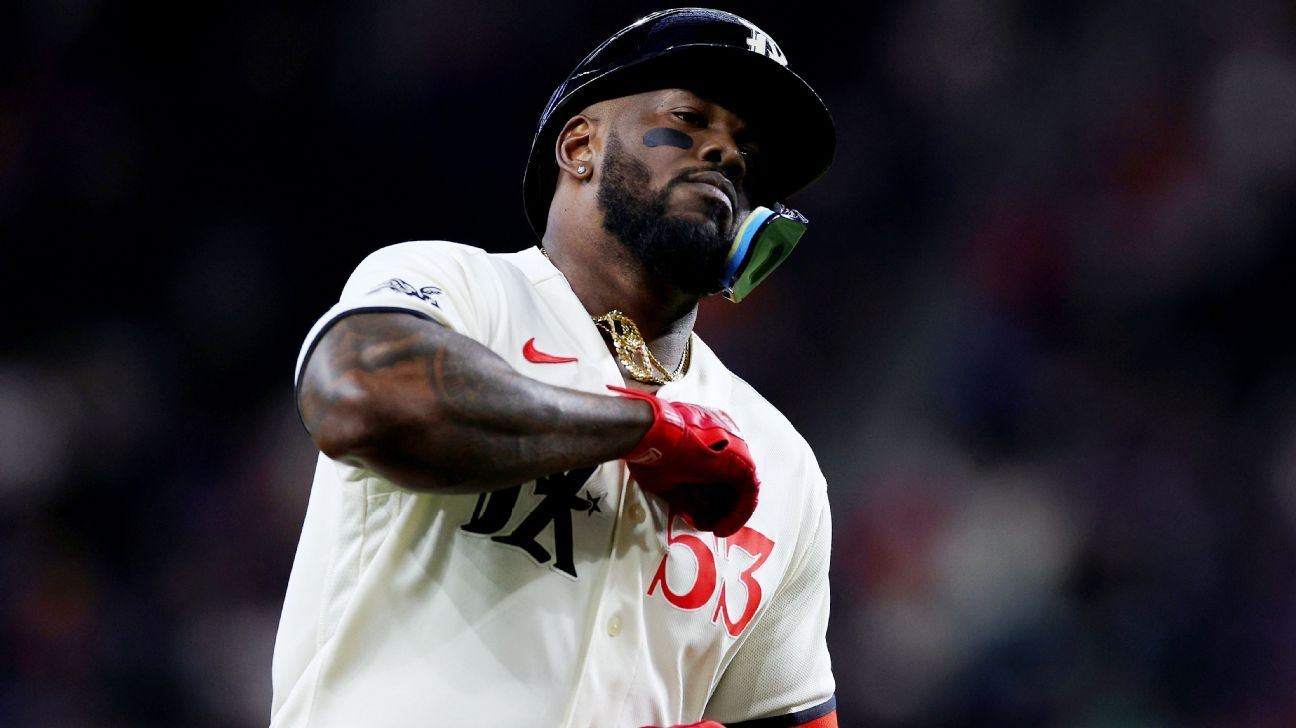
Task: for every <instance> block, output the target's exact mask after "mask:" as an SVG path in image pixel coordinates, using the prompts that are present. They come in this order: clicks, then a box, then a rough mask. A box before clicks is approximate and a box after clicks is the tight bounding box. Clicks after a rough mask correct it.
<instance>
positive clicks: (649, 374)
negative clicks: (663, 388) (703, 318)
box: [593, 308, 693, 384]
mask: <svg viewBox="0 0 1296 728" xmlns="http://www.w3.org/2000/svg"><path fill="white" fill-rule="evenodd" d="M593 321H594V323H595V324H596V325H597V326H598V327H599V328H600V329H603V330H604V331H606V332H607V333H608V336H609V337H610V338H611V339H612V348H613V349H616V355H617V359H618V360H619V361H620V362H621V365H622V366H624V367H625V369H626V373H628V374H629V375H630V377H631V378H632V379H636V380H638V381H640V382H644V383H645V384H666V383H667V382H675V381H678V380H679V378H680V377H682V376H684V372H685V371H686V370H687V369H688V365H689V359H691V358H693V336H692V335H691V334H690V335H689V338H688V343H686V344H685V345H684V356H682V357H680V363H679V366H678V367H676V368H675V371H673V372H672V371H671V370H669V369H667V368H666V367H665V365H663V364H662V363H661V362H660V361H659V360H658V359H657V357H656V356H654V355H653V353H652V350H651V349H649V348H648V342H647V341H644V337H643V334H641V333H639V327H638V326H635V322H634V321H633V320H631V319H630V317H629V316H627V315H625V314H623V313H621V312H620V311H618V310H617V309H615V308H614V309H612V310H611V311H608V312H607V313H605V314H603V315H602V316H594V317H593Z"/></svg>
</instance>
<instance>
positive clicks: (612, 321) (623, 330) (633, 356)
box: [540, 247, 693, 384]
mask: <svg viewBox="0 0 1296 728" xmlns="http://www.w3.org/2000/svg"><path fill="white" fill-rule="evenodd" d="M540 253H541V254H542V255H544V257H546V258H548V257H549V251H547V250H545V249H544V248H543V247H541V248H540ZM591 318H592V320H593V321H594V324H595V325H597V326H598V327H599V328H600V329H602V330H604V331H606V332H607V333H608V337H610V338H611V339H612V348H613V349H615V350H616V355H617V360H618V361H620V362H621V366H623V367H625V370H626V373H628V374H629V375H630V377H631V378H632V379H635V380H637V381H640V382H643V383H645V384H666V383H667V382H675V381H679V378H680V377H682V376H684V372H686V371H688V365H689V360H690V359H692V358H693V335H692V334H690V335H689V337H688V342H686V343H685V344H684V356H683V357H681V358H680V363H679V366H678V367H676V368H675V371H673V372H672V371H670V370H669V369H667V368H666V366H665V365H664V364H662V363H661V361H660V360H658V359H657V357H656V356H655V355H654V354H653V353H652V349H649V348H648V342H647V341H644V337H643V334H641V333H639V327H638V326H636V325H635V322H634V320H633V319H631V318H630V317H629V316H627V315H625V314H623V313H621V311H619V310H618V309H615V308H614V309H612V310H611V311H608V312H607V313H605V314H603V315H602V316H593V317H591Z"/></svg>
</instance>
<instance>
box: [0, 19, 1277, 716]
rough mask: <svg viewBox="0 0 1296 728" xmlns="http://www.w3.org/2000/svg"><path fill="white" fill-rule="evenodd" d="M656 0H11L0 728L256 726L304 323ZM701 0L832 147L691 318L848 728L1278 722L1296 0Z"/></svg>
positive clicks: (491, 163) (290, 539) (500, 189)
mask: <svg viewBox="0 0 1296 728" xmlns="http://www.w3.org/2000/svg"><path fill="white" fill-rule="evenodd" d="M660 7H663V6H661V5H648V4H645V3H638V2H630V3H600V2H577V1H575V0H564V1H562V2H550V3H529V4H523V3H513V2H505V1H504V0H477V1H476V2H472V3H454V4H451V3H428V2H419V1H417V0H377V1H375V2H357V1H355V0H350V1H345V0H344V1H343V2H338V3H330V4H327V5H325V6H315V5H314V4H309V3H301V2H291V1H289V0H268V1H265V2H232V3H220V4H208V5H199V6H195V5H191V4H188V3H173V4H170V5H166V6H163V5H157V4H150V5H136V4H132V3H107V2H97V1H96V0H61V1H60V2H54V3H48V2H36V1H35V0H19V1H18V2H16V3H11V4H6V6H5V9H4V10H3V11H0V251H2V252H3V263H2V264H0V283H2V284H3V285H2V286H0V291H3V294H2V295H3V296H4V299H3V300H4V302H5V304H6V305H5V321H6V326H7V327H8V329H9V334H8V335H7V338H6V339H5V343H4V344H3V345H2V346H0V724H2V725H5V726H195V727H199V728H207V727H212V728H216V727H221V728H224V727H231V728H232V727H242V726H257V725H264V724H265V723H266V722H267V717H268V710H269V701H270V686H269V670H270V654H271V649H272V643H273V639H274V631H275V628H276V623H277V620H278V610H279V605H280V600H281V599H282V594H283V590H284V587H285V583H286V579H287V574H288V569H289V566H290V564H291V560H292V556H293V551H294V548H295V544H296V539H297V534H298V529H299V528H300V524H301V519H302V515H303V512H304V507H305V502H306V494H307V490H308V487H309V484H310V477H311V467H312V458H313V449H312V447H311V444H310V441H309V440H308V438H307V437H306V435H305V433H304V431H303V430H302V429H301V427H300V426H299V424H298V423H297V420H296V416H295V413H294V410H293V402H292V394H291V381H290V380H291V372H292V368H293V362H294V358H295V356H296V353H297V347H298V345H299V343H300V341H301V339H302V337H303V336H304V334H305V333H306V330H307V328H308V327H309V326H310V324H311V323H312V321H313V320H314V319H315V317H316V316H317V315H319V314H320V313H321V312H323V311H324V310H325V309H326V308H327V307H328V305H329V304H330V303H331V302H332V301H333V300H334V299H335V297H336V295H337V293H338V291H339V289H340V287H341V285H342V283H343V281H344V279H345V276H346V274H347V273H348V272H349V271H350V269H351V268H352V267H353V266H354V265H355V264H356V262H357V261H359V259H360V258H361V257H362V256H363V255H364V254H365V253H366V252H367V251H369V250H371V249H373V248H376V247H379V246H382V245H385V244H388V243H392V242H397V241H400V240H406V239H418V238H446V239H451V240H456V241H461V242H466V243H472V244H476V245H480V246H483V247H486V248H488V249H492V250H497V251H508V250H515V249H518V248H521V247H524V246H527V245H530V244H531V243H532V239H531V237H530V235H529V233H528V230H527V227H526V224H525V222H524V219H523V216H522V205H521V194H520V193H521V170H522V166H523V163H524V160H525V157H526V152H527V149H528V147H529V143H530V138H531V134H532V130H533V125H534V123H535V119H536V117H537V115H538V113H539V110H540V108H541V107H542V106H543V104H544V102H545V100H546V99H547V98H548V95H549V93H550V92H551V91H552V89H553V87H554V86H555V85H556V84H557V83H558V81H559V80H560V79H561V78H562V77H563V76H564V75H565V74H566V72H567V71H568V70H569V69H570V68H571V66H573V65H574V64H575V62H576V61H577V60H578V59H579V57H580V56H581V55H583V54H584V53H585V52H586V51H587V50H588V49H589V48H591V47H592V46H593V45H594V44H595V43H596V42H597V41H598V40H599V39H600V38H602V37H604V36H606V35H607V34H609V33H611V32H612V31H614V30H615V29H617V28H619V27H621V26H622V25H624V24H625V23H626V22H628V21H629V20H631V19H632V18H634V17H637V16H638V15H640V14H643V13H644V12H647V11H649V10H653V9H658V8H660ZM720 7H724V8H726V9H731V10H735V11H737V12H740V13H743V14H745V15H747V16H748V17H749V18H751V19H752V20H753V21H755V22H757V23H758V24H760V25H762V26H764V27H765V28H766V29H767V30H770V31H771V32H772V34H773V35H774V37H775V38H776V39H777V40H778V41H779V42H780V44H781V45H782V47H783V49H784V50H785V51H786V53H787V54H788V57H789V58H790V59H791V67H792V68H793V69H795V70H797V71H798V72H800V73H801V74H802V75H804V76H805V77H806V78H808V79H809V80H810V81H811V82H812V83H813V84H814V85H815V86H816V87H817V88H818V89H819V91H820V93H821V94H822V95H823V96H824V97H825V99H826V101H827V103H828V105H829V107H830V108H831V109H832V110H833V112H834V114H835V116H836V119H837V124H838V128H839V131H840V151H839V155H838V159H837V162H836V164H835V166H834V167H833V168H832V170H831V171H830V172H829V173H828V175H827V176H826V177H825V178H823V179H822V180H821V181H820V182H819V183H818V184H817V185H816V186H814V187H812V188H811V189H810V190H809V191H808V192H806V193H804V194H803V195H801V197H800V198H798V199H797V200H795V202H796V203H798V205H797V206H799V207H801V208H802V209H803V210H805V211H806V213H807V214H808V215H809V216H810V217H811V219H812V221H813V225H812V227H811V232H810V235H809V236H808V237H807V239H806V241H805V244H804V246H803V247H802V249H801V251H800V252H799V253H798V254H797V255H796V256H794V257H793V258H792V260H791V261H790V262H789V263H788V265H787V266H786V267H785V268H784V269H783V270H782V271H781V272H780V274H779V275H777V276H774V277H773V278H772V279H771V281H770V282H769V283H767V284H766V285H765V286H764V287H763V288H762V289H761V291H760V292H759V293H757V294H756V295H755V296H754V297H753V298H752V299H751V300H750V301H749V302H747V303H744V304H743V305H742V306H736V307H735V306H730V305H729V304H726V303H724V302H708V303H707V304H706V305H705V311H704V312H703V316H702V321H701V323H700V329H701V331H702V333H703V335H704V337H705V338H707V339H708V340H709V342H710V343H711V344H712V345H713V346H714V347H715V348H717V349H718V350H719V351H720V352H721V354H722V356H724V358H725V360H726V361H727V362H728V363H729V364H730V366H731V367H732V368H733V369H735V370H736V371H737V372H738V373H739V374H741V375H742V376H744V377H745V378H746V379H748V380H749V381H751V382H752V383H753V384H754V385H755V386H756V387H757V388H758V389H759V390H761V391H762V392H763V393H765V394H766V395H767V396H768V397H769V398H770V399H771V400H772V401H773V402H774V403H775V404H777V405H778V406H780V407H781V408H782V409H783V411H784V412H786V413H787V414H788V416H789V417H790V418H791V420H792V421H793V422H794V423H795V424H796V425H797V426H798V428H799V429H800V430H801V431H802V432H803V433H804V434H805V435H806V437H807V438H808V439H809V440H810V442H811V443H812V444H813V445H814V446H815V448H816V450H817V452H818V454H819V457H820V459H821V461H822V465H823V467H824V470H825V472H826V473H827V475H828V477H829V483H830V494H831V497H832V501H833V510H834V513H835V519H836V521H835V523H836V537H835V538H836V544H835V556H834V579H835V596H834V605H833V609H834V612H833V622H832V629H831V632H830V635H829V637H830V640H831V646H832V649H833V654H834V660H835V665H836V671H837V677H838V680H839V688H838V697H839V701H840V708H841V715H842V719H843V723H844V725H877V726H897V727H898V726H925V725H1055V726H1094V727H1097V726H1165V725H1182V726H1241V725H1247V726H1286V725H1293V724H1296V687H1294V686H1296V578H1294V576H1296V549H1294V547H1296V538H1294V534H1296V367H1294V365H1296V360H1294V359H1296V351H1293V346H1292V340H1293V335H1292V331H1291V329H1289V328H1288V326H1290V325H1291V324H1290V316H1291V315H1290V313H1288V314H1283V313H1282V310H1283V308H1282V307H1283V306H1284V305H1290V303H1288V304H1283V303H1282V301H1284V300H1289V299H1290V298H1291V296H1292V289H1293V283H1294V282H1296V248H1294V247H1293V238H1294V237H1296V211H1294V210H1296V31H1294V30H1293V29H1294V28H1296V7H1294V6H1293V5H1292V4H1291V3H1289V2H1279V1H1277V0H1238V1H1237V2H1230V3H1222V2H1220V3H1183V2H1169V1H1164V0H1163V1H1160V2H1124V1H1122V0H1085V1H1083V2H1079V1H1076V0H1067V1H1062V2H1051V3H1027V2H1020V1H1019V2H1009V1H1007V0H984V1H975V0H916V1H915V2H903V3H902V2H882V3H860V4H856V5H854V6H851V7H844V6H833V5H825V6H822V7H815V6H814V5H812V4H807V3H791V4H785V3H772V2H764V3H724V4H722V5H720ZM792 141H794V142H795V140H792ZM1288 311H1289V312H1290V311H1291V309H1288ZM1284 332H1286V333H1284Z"/></svg>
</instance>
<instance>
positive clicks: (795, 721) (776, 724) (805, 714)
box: [725, 695, 837, 728]
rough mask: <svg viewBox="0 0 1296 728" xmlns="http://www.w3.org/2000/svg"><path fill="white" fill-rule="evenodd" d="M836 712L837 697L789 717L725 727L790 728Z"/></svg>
mask: <svg viewBox="0 0 1296 728" xmlns="http://www.w3.org/2000/svg"><path fill="white" fill-rule="evenodd" d="M834 710H837V696H836V695H834V696H832V697H831V698H828V699H827V700H825V701H824V702H822V703H820V704H819V705H816V706H814V707H813V708H806V709H805V710H798V711H797V712H795V713H789V714H787V715H776V716H774V717H772V718H757V719H756V720H745V721H743V722H741V723H725V726H726V728H790V727H791V726H797V725H801V724H802V723H809V722H810V721H812V720H814V719H815V718H822V717H824V716H825V715H828V714H829V713H831V712H833V711H834Z"/></svg>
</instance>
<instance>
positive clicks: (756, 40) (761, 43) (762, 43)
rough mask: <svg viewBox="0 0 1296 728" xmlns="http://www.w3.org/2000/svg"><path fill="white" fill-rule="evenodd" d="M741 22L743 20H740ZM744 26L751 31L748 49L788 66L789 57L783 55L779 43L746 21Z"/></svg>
mask: <svg viewBox="0 0 1296 728" xmlns="http://www.w3.org/2000/svg"><path fill="white" fill-rule="evenodd" d="M739 20H742V18H739ZM743 25H746V26H747V27H748V28H749V29H750V30H751V37H749V38H748V39H747V48H748V49H749V50H751V51H752V52H753V53H759V54H761V55H762V56H768V57H769V58H771V59H773V60H774V62H776V63H778V64H779V65H780V66H786V65H787V56H785V55H783V49H782V48H779V47H778V43H775V42H774V39H773V38H771V37H769V35H767V34H766V33H765V31H763V30H761V29H760V28H757V27H756V26H755V25H753V24H752V23H749V22H747V21H746V20H743Z"/></svg>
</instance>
